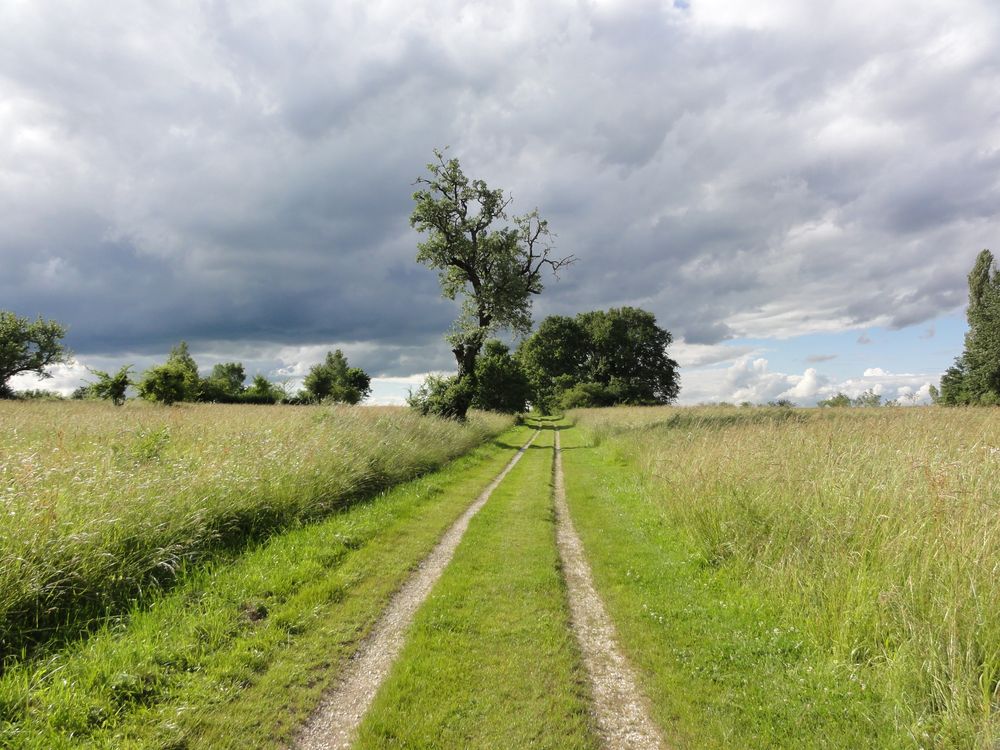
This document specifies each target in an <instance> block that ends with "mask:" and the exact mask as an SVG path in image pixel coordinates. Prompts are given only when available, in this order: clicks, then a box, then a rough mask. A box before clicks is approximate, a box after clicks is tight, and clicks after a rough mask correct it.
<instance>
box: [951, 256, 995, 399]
mask: <svg viewBox="0 0 1000 750" xmlns="http://www.w3.org/2000/svg"><path fill="white" fill-rule="evenodd" d="M966 316H967V318H968V321H969V330H968V332H967V333H966V334H965V350H964V351H963V352H962V356H960V357H958V358H957V359H956V360H955V364H954V365H953V366H952V367H950V368H949V369H948V372H947V373H945V376H944V377H943V378H942V379H941V397H940V401H941V402H942V403H945V404H951V405H955V404H1000V268H997V264H996V260H995V258H994V257H993V253H991V252H990V251H989V250H983V251H982V252H981V253H979V255H978V256H977V258H976V263H975V265H974V266H973V267H972V271H971V272H970V273H969V307H968V310H967V311H966Z"/></svg>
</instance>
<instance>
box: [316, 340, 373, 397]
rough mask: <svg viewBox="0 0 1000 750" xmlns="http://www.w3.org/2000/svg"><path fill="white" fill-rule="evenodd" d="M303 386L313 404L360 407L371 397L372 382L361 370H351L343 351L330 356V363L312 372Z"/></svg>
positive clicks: (324, 363)
mask: <svg viewBox="0 0 1000 750" xmlns="http://www.w3.org/2000/svg"><path fill="white" fill-rule="evenodd" d="M303 385H304V386H305V390H306V393H307V394H308V396H309V398H310V399H311V400H313V401H335V402H340V403H346V404H357V403H359V402H361V401H363V400H364V399H366V398H368V395H369V394H370V393H371V378H370V377H369V376H368V374H367V373H366V372H365V371H364V370H362V369H361V368H359V367H351V366H349V364H348V362H347V357H345V356H344V353H343V352H342V351H341V350H340V349H337V350H336V351H334V352H327V353H326V359H325V360H323V361H322V362H320V363H319V364H317V365H314V366H313V367H312V369H310V370H309V374H308V375H306V379H305V382H304V383H303Z"/></svg>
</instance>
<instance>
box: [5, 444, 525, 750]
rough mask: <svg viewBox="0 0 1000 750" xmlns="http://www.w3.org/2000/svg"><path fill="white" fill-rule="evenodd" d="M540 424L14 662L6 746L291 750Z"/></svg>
mask: <svg viewBox="0 0 1000 750" xmlns="http://www.w3.org/2000/svg"><path fill="white" fill-rule="evenodd" d="M530 433H531V430H529V429H528V428H525V427H519V428H515V429H513V430H511V431H509V432H507V433H505V435H504V436H503V437H502V438H500V439H498V440H494V441H489V442H488V443H487V444H485V445H483V446H481V447H479V448H476V449H474V450H472V451H471V452H470V453H468V454H466V455H465V456H463V457H461V458H459V459H457V460H455V461H452V462H451V463H449V464H448V465H447V466H446V467H445V468H443V469H442V470H440V471H436V472H434V473H431V474H428V475H426V476H425V477H422V478H420V479H418V480H415V481H411V482H407V483H405V484H403V485H401V486H399V487H397V488H395V489H393V490H391V491H389V492H386V493H383V494H380V495H378V496H377V497H375V498H373V499H372V500H370V501H367V502H361V503H355V504H353V505H351V506H349V507H347V508H345V509H343V510H340V511H337V512H335V513H333V514H332V515H330V516H329V517H328V518H326V519H325V520H321V521H318V522H316V523H313V524H309V525H305V526H302V527H299V528H295V529H292V530H288V531H285V532H284V533H282V534H278V535H274V536H272V537H271V538H269V539H268V540H267V541H266V542H264V543H262V544H260V545H258V546H256V547H254V548H253V549H251V550H248V551H245V552H244V553H243V554H241V555H239V556H235V557H233V558H232V559H228V560H226V559H215V560H213V561H210V562H208V563H206V564H205V565H202V566H200V567H199V568H198V569H197V570H192V571H190V572H189V573H188V574H186V575H184V576H182V578H181V580H179V581H178V582H177V584H176V585H175V586H174V588H173V589H172V590H171V591H170V592H168V593H165V594H163V595H161V596H159V597H157V598H156V599H155V601H154V602H153V603H152V605H151V606H149V607H147V608H144V609H141V610H140V609H136V610H134V611H132V612H130V613H129V616H127V617H124V618H121V619H120V620H118V621H115V622H111V623H108V624H106V625H105V626H104V627H102V628H100V629H99V630H98V631H96V632H94V633H92V634H91V635H90V637H88V638H86V639H80V640H77V641H75V642H73V643H72V644H69V645H67V646H66V647H64V648H63V649H62V650H61V651H59V652H58V653H53V654H50V655H48V656H47V657H46V658H44V659H41V658H36V659H32V660H28V661H25V662H22V663H18V664H15V665H12V666H11V667H10V668H9V669H8V670H7V671H6V672H5V673H4V674H3V676H2V677H0V746H2V747H15V748H25V749H28V748H31V749H32V750H43V749H44V750H53V749H58V748H77V747H100V748H120V747H137V748H139V747H151V748H153V747H155V748H164V747H172V748H212V749H213V750H215V749H217V748H246V747H281V746H287V745H288V743H289V742H290V740H291V739H292V737H293V736H294V734H295V732H296V731H297V728H298V726H299V724H300V723H301V722H302V721H303V720H304V719H305V717H306V716H307V715H308V713H309V711H310V710H311V709H312V708H313V706H314V705H315V704H316V702H317V700H318V698H319V695H320V694H321V693H322V691H323V690H324V689H325V688H326V687H328V686H329V685H330V684H331V682H332V681H333V680H334V679H336V677H337V674H338V672H339V670H340V667H341V665H342V664H343V663H344V660H345V659H346V658H348V657H349V656H350V654H351V653H352V652H353V650H354V648H355V646H356V645H357V643H358V642H359V641H360V640H361V639H362V638H363V637H364V636H365V635H366V633H367V632H368V631H369V629H370V628H371V626H372V624H373V623H374V622H375V620H376V619H377V617H378V616H379V614H380V613H381V611H382V609H383V608H384V606H385V604H386V602H387V601H388V599H389V597H390V596H391V594H392V593H393V592H394V591H395V590H396V589H397V588H398V587H399V585H400V584H401V582H402V581H403V580H404V579H405V578H406V577H407V576H408V575H409V573H410V571H411V570H412V569H413V567H414V566H415V565H416V564H417V563H418V562H419V561H420V560H421V559H422V558H423V557H424V556H425V555H426V554H427V552H428V551H429V550H430V549H431V547H433V545H434V544H435V543H436V542H437V540H438V538H439V537H440V535H441V534H442V532H443V531H444V529H445V528H447V527H448V526H450V525H451V523H453V522H454V520H455V519H456V518H457V516H458V515H459V514H460V513H461V512H462V511H463V510H464V509H465V508H466V507H467V506H468V505H469V503H470V502H471V500H472V499H473V498H475V497H476V496H477V495H478V494H479V493H480V492H481V491H482V489H483V488H484V487H485V486H486V485H487V484H488V483H489V481H490V480H491V479H492V478H493V477H494V476H495V475H496V474H497V473H498V472H499V471H500V469H501V468H502V467H503V465H504V464H505V463H506V462H507V461H508V460H510V458H511V456H512V455H513V453H514V452H515V450H516V448H517V447H518V446H519V445H521V444H522V443H523V442H524V441H525V440H526V439H527V437H528V435H530Z"/></svg>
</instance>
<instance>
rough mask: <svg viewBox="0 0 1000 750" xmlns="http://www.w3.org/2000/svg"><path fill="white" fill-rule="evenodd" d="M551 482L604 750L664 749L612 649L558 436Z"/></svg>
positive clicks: (573, 610)
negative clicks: (573, 514)
mask: <svg viewBox="0 0 1000 750" xmlns="http://www.w3.org/2000/svg"><path fill="white" fill-rule="evenodd" d="M553 479H554V481H553V487H554V491H553V494H554V498H555V509H556V543H557V544H558V546H559V556H560V558H561V559H562V564H563V576H564V577H565V579H566V588H567V590H568V593H569V605H570V620H571V622H572V626H573V630H574V633H575V634H576V638H577V641H578V642H579V644H580V651H581V652H582V654H583V662H584V666H585V667H586V669H587V675H588V677H589V678H590V683H591V688H592V690H593V697H594V705H593V710H594V714H595V716H596V718H597V725H598V730H599V732H600V734H601V739H602V740H603V744H604V747H605V748H608V750H625V749H626V748H628V749H629V750H654V749H660V748H666V745H665V744H664V742H663V738H662V737H661V736H660V733H659V731H658V729H657V728H656V725H655V724H654V723H653V722H652V721H651V720H650V718H649V713H648V711H647V710H646V705H645V702H644V700H643V698H642V694H641V693H640V692H639V689H638V687H637V683H636V680H635V675H634V674H633V672H632V669H631V668H630V667H629V664H628V661H627V660H626V659H625V655H624V654H623V653H622V652H621V649H620V648H619V647H618V640H617V637H616V635H615V628H614V625H613V624H612V623H611V619H610V618H609V617H608V613H607V611H606V610H605V609H604V603H603V602H602V601H601V597H600V596H599V595H598V593H597V590H596V589H595V588H594V581H593V578H592V577H591V574H590V566H589V565H588V564H587V558H586V557H585V556H584V552H583V544H582V543H581V542H580V537H579V536H577V533H576V529H575V528H574V527H573V521H572V520H571V519H570V516H569V508H568V507H567V505H566V489H565V487H564V484H563V470H562V451H561V449H560V445H559V433H558V432H556V445H555V470H554V478H553Z"/></svg>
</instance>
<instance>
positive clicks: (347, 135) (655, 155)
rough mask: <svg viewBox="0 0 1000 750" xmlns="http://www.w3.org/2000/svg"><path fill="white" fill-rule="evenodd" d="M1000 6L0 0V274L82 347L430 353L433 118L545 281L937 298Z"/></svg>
mask: <svg viewBox="0 0 1000 750" xmlns="http://www.w3.org/2000/svg"><path fill="white" fill-rule="evenodd" d="M861 10H863V12H861ZM998 21H1000V12H998V11H997V10H995V9H994V6H993V5H992V4H990V3H987V2H985V0H984V1H982V2H979V1H974V0H968V1H967V2H959V3H947V4H945V3H933V2H918V3H916V4H911V5H909V6H907V8H906V9H905V11H903V10H900V8H899V6H898V4H897V3H893V2H889V1H888V0H885V2H875V3H865V4H864V5H863V6H862V5H860V4H857V3H847V2H840V3H838V2H833V3H827V4H823V5H822V6H817V5H816V4H803V3H798V2H791V0H789V1H788V2H768V3H763V2H762V3H753V4H749V3H747V4H744V3H740V4H733V3H729V2H723V0H701V1H699V0H692V1H691V2H690V3H679V2H678V3H674V4H673V5H672V6H669V5H667V4H663V3H660V2H651V1H650V2H646V1H641V2H606V1H604V0H600V1H596V2H591V3H586V4H580V3H570V2H565V3H546V4H537V3H500V2H496V3H484V4H477V5H465V4H461V3H457V2H455V3H434V4H429V3H428V4H422V3H405V4H397V3H378V2H375V3H341V4H336V5H331V4H329V3H320V2H300V3H294V4H288V3H268V2H255V3H239V4H236V3H227V2H212V3H207V4H202V5H191V6H190V7H187V8H185V9H180V10H178V9H176V8H174V9H169V10H168V9H166V8H165V7H163V6H161V5H159V4H147V5H145V6H143V5H138V4H136V5H130V6H122V7H116V8H115V11H114V13H111V11H109V10H108V9H107V8H106V7H105V6H104V5H102V4H99V3H93V4H91V5H88V4H86V3H82V4H78V5H76V6H64V5H62V4H59V5H56V4H55V3H47V2H38V3H13V4H7V5H6V6H4V7H3V9H0V306H2V307H3V308H5V309H6V308H10V309H14V310H16V311H18V312H19V313H22V314H29V315H34V314H37V313H42V314H44V315H47V316H51V317H56V318H58V319H60V320H64V321H66V322H67V323H69V324H70V326H71V334H70V343H71V344H72V346H73V347H74V348H75V349H76V351H77V352H78V353H79V354H81V355H94V356H97V355H101V356H105V357H114V356H115V355H116V354H118V353H126V352H130V353H139V354H148V355H150V356H153V355H155V354H156V353H157V352H165V351H166V349H167V348H168V347H169V346H170V345H171V344H172V343H174V342H176V341H177V340H179V339H181V338H186V339H188V340H189V341H191V342H192V344H193V345H195V347H196V348H198V349H199V350H200V351H216V350H218V353H219V356H220V357H222V356H223V355H226V354H227V353H230V352H237V353H240V354H241V356H244V357H245V358H246V359H248V360H259V361H260V362H262V363H272V364H273V366H274V367H278V366H279V365H281V364H282V363H284V364H285V365H288V366H290V367H292V369H294V368H295V367H296V366H298V365H297V364H294V363H299V362H301V361H303V358H305V359H307V358H308V357H309V356H313V355H315V354H316V352H320V353H321V351H322V349H323V347H325V346H328V345H334V344H337V345H344V346H349V347H353V350H352V352H349V353H350V354H351V356H352V361H354V360H355V359H358V358H360V360H363V361H361V362H360V363H361V364H363V365H364V366H366V367H368V368H370V369H372V370H373V371H377V372H379V373H385V374H392V375H404V374H408V373H412V372H422V371H426V370H429V369H436V368H440V367H443V366H447V358H448V352H447V348H446V347H445V346H443V345H442V344H441V343H440V335H441V333H442V332H443V331H444V330H445V329H446V328H447V327H448V325H449V323H450V321H451V319H452V318H453V316H454V312H455V309H454V306H453V305H452V304H451V303H448V302H445V301H443V300H441V299H440V298H439V295H438V289H437V281H436V278H435V274H434V273H433V272H431V271H428V270H426V269H423V268H420V267H418V266H416V265H415V263H414V254H415V245H416V242H417V237H416V235H415V234H414V233H413V232H412V230H410V228H409V226H408V222H407V218H408V214H409V211H410V208H411V201H410V193H411V192H412V190H413V187H412V182H413V180H414V178H415V177H416V176H417V175H418V174H419V173H420V172H421V171H422V168H423V165H424V164H425V163H426V162H427V161H428V160H429V158H430V156H431V150H432V148H434V147H435V146H443V145H446V144H450V145H451V146H452V150H451V153H454V154H455V155H457V156H459V157H461V159H462V163H463V166H465V168H466V171H467V172H468V173H469V174H470V175H474V176H482V177H484V178H486V179H487V180H488V181H489V182H490V183H491V184H494V185H498V186H502V187H504V188H507V189H508V190H510V191H511V192H512V194H513V195H514V198H515V206H514V207H515V210H516V211H519V212H523V211H527V210H529V209H530V208H532V207H534V206H536V205H537V206H538V207H539V208H540V209H541V211H542V212H543V214H544V215H545V216H547V217H548V218H549V219H550V221H551V225H552V227H553V229H554V230H555V231H556V232H557V233H558V235H559V237H558V247H559V250H560V251H561V252H565V253H573V254H575V255H577V256H578V257H579V262H578V263H577V264H576V265H574V266H573V267H572V268H570V269H568V270H567V271H566V273H565V274H564V277H563V279H562V280H561V281H560V282H558V283H556V282H551V283H550V284H549V285H548V289H547V291H546V294H545V295H544V296H543V297H542V298H541V299H539V300H538V304H537V306H536V312H537V313H538V314H539V315H542V314H547V313H551V312H560V313H574V312H577V311H580V310H585V309H592V308H596V307H607V306H611V305H624V304H634V305H640V306H643V307H646V308H648V309H650V310H652V311H653V312H655V313H656V315H657V317H658V320H659V321H660V323H661V324H663V325H665V326H666V327H668V328H670V329H671V331H673V333H674V334H675V336H676V337H683V338H684V339H685V340H686V341H687V342H688V343H689V344H702V345H711V344H716V343H718V342H720V341H724V340H726V339H728V338H732V337H758V338H759V337H768V336H789V335H795V334H797V333H805V332H809V331H819V330H837V329H841V328H845V327H869V326H879V325H882V326H888V327H895V328H898V327H903V326H909V325H914V324H919V323H923V322H925V321H928V320H930V319H932V318H934V317H936V316H939V315H941V314H943V313H947V312H950V311H953V310H955V309H956V308H957V307H960V306H961V304H962V303H963V302H964V297H965V291H964V285H965V279H964V276H965V273H967V269H968V267H969V266H970V265H971V262H972V259H973V258H974V256H975V254H976V252H978V250H980V249H981V248H982V247H988V246H990V243H991V239H992V238H993V237H995V236H996V234H997V229H998V228H1000V227H998V224H1000V221H998V215H997V208H996V207H997V206H998V205H1000V203H998V198H1000V180H998V174H1000V171H998V169H997V167H998V166H1000V131H998V128H997V122H998V121H1000V118H998V115H1000V100H998V99H997V97H996V96H995V95H994V92H995V91H996V87H997V84H998V83H1000V64H998V62H1000V55H998V53H997V52H996V51H995V45H994V43H993V41H994V40H995V39H996V38H997V36H998V32H1000V28H998V25H1000V24H998ZM310 347H311V348H310ZM313 349H315V350H316V351H313ZM297 356H298V357H299V359H295V358H296V357H297ZM289 363H292V364H289ZM442 363H443V364H442ZM262 366H263V365H262Z"/></svg>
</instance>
